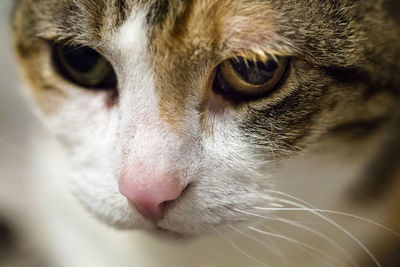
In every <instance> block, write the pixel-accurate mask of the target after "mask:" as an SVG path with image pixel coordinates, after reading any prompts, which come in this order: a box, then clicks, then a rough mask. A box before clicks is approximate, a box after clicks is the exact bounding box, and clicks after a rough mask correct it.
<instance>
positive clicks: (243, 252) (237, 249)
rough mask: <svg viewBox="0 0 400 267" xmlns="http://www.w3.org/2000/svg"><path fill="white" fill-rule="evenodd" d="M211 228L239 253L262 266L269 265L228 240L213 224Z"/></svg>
mask: <svg viewBox="0 0 400 267" xmlns="http://www.w3.org/2000/svg"><path fill="white" fill-rule="evenodd" d="M211 229H213V230H214V231H215V232H216V233H217V234H218V235H219V236H220V237H221V238H222V239H224V240H225V241H226V242H228V243H229V244H230V245H231V246H232V247H233V248H234V249H236V251H238V252H239V253H240V254H242V255H243V256H245V257H247V258H249V259H251V260H252V261H254V262H257V263H259V264H261V265H263V266H271V265H269V264H267V263H265V262H262V261H260V260H259V259H257V258H255V257H253V256H251V255H250V254H249V253H247V252H246V251H244V250H243V249H241V248H240V247H238V246H237V245H236V244H235V243H234V242H233V241H232V240H230V239H229V238H227V237H226V236H224V235H223V234H222V233H221V232H219V231H218V230H217V228H215V227H214V226H211Z"/></svg>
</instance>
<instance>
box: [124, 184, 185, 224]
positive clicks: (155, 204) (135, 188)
mask: <svg viewBox="0 0 400 267" xmlns="http://www.w3.org/2000/svg"><path fill="white" fill-rule="evenodd" d="M118 186H119V191H120V193H121V194H122V195H123V196H125V197H126V198H127V199H128V200H130V201H131V202H132V203H133V204H134V205H135V206H136V208H137V210H138V211H139V212H140V214H142V215H143V216H144V217H145V218H146V219H148V220H151V221H159V220H161V219H163V218H164V216H165V212H166V210H167V204H168V203H169V202H171V201H173V200H176V199H178V198H179V197H180V196H181V195H182V192H183V191H184V189H185V188H186V186H185V185H182V184H181V183H180V182H179V180H178V179H177V178H175V177H162V178H159V179H156V180H154V179H147V181H146V184H143V183H138V182H137V181H136V180H135V179H120V181H119V182H118Z"/></svg>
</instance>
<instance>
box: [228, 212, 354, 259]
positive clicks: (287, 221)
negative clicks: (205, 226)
mask: <svg viewBox="0 0 400 267" xmlns="http://www.w3.org/2000/svg"><path fill="white" fill-rule="evenodd" d="M235 210H236V211H238V212H241V213H244V214H247V215H251V216H254V217H259V218H263V219H268V220H277V221H280V222H283V223H286V224H289V225H292V226H295V227H298V228H300V229H302V230H305V231H307V232H309V233H312V234H314V235H316V236H318V237H320V238H321V239H323V240H324V241H326V242H328V243H329V244H331V245H332V246H334V247H335V248H336V249H337V250H339V251H340V252H341V253H342V254H343V255H344V256H345V257H346V258H347V259H348V260H349V261H350V262H351V263H352V264H353V265H355V266H357V264H356V262H355V261H354V259H353V258H352V257H351V256H350V255H349V254H348V253H347V252H346V251H345V250H344V248H343V247H341V246H340V245H339V244H338V243H337V242H335V241H334V240H333V239H332V238H330V237H328V236H327V235H324V234H322V233H321V232H319V231H317V230H315V229H312V228H310V227H307V226H305V225H303V224H300V223H298V222H296V221H291V220H287V219H284V218H280V217H278V218H276V217H275V218H274V217H268V216H264V215H260V214H255V213H251V212H246V211H242V210H239V209H235Z"/></svg>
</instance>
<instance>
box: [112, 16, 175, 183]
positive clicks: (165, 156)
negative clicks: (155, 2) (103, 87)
mask: <svg viewBox="0 0 400 267" xmlns="http://www.w3.org/2000/svg"><path fill="white" fill-rule="evenodd" d="M147 31H148V29H147V26H146V23H145V13H144V12H142V11H139V12H138V11H133V12H132V14H131V16H130V18H129V19H128V20H127V21H126V22H125V23H124V24H123V25H122V26H121V27H120V29H119V31H118V32H117V33H116V35H115V38H114V39H113V41H112V46H113V47H112V50H113V51H114V50H117V51H116V52H114V53H115V55H113V57H114V58H115V62H116V63H115V64H116V66H115V68H116V72H117V75H118V83H119V93H120V99H119V109H120V110H119V112H120V117H121V118H120V125H119V129H118V131H119V139H120V140H121V144H120V145H121V150H122V166H121V168H122V169H121V175H123V176H124V175H125V174H130V175H129V176H132V177H123V179H135V180H136V181H135V183H137V184H139V185H141V186H147V185H146V183H152V182H154V181H151V179H162V177H164V176H167V175H166V174H168V173H171V172H175V170H174V165H175V164H174V159H175V158H176V157H177V155H178V154H179V152H178V149H179V143H180V141H179V138H178V137H177V136H176V135H175V134H174V133H173V131H172V130H171V129H170V127H169V126H168V124H167V123H166V122H164V121H163V120H162V119H161V118H160V116H159V114H160V112H159V101H160V100H159V97H158V95H157V94H156V89H157V88H156V85H155V82H154V80H155V79H154V71H153V69H152V67H151V57H150V54H149V50H148V45H149V43H148V38H147ZM132 173H133V174H132ZM125 176H126V175H125ZM133 176H134V177H133Z"/></svg>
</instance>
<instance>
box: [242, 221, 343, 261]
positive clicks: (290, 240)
mask: <svg viewBox="0 0 400 267" xmlns="http://www.w3.org/2000/svg"><path fill="white" fill-rule="evenodd" d="M248 228H249V229H250V230H252V231H255V232H257V233H260V234H263V235H267V236H271V237H275V238H279V239H282V240H285V241H288V242H292V243H294V244H298V245H300V246H303V247H306V248H308V249H310V250H312V251H315V252H317V253H319V254H321V255H323V256H325V257H326V258H329V259H330V260H331V261H334V262H336V263H337V264H339V265H340V266H342V265H343V263H342V262H340V261H338V260H337V259H336V258H334V257H333V256H331V255H329V254H328V253H326V252H324V251H322V250H320V249H318V248H316V247H314V246H311V245H309V244H306V243H304V242H301V241H299V240H296V239H293V238H290V237H287V236H284V235H280V234H275V233H271V232H267V231H263V230H260V229H257V228H255V227H252V226H248Z"/></svg>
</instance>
